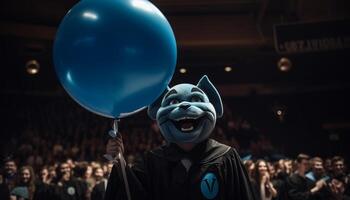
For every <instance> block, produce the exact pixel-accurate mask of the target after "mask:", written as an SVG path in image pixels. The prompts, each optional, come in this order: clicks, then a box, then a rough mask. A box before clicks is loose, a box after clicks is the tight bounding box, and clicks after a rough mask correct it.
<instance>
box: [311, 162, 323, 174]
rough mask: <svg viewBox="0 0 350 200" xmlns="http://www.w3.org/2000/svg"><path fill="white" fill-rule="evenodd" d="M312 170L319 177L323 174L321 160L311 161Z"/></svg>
mask: <svg viewBox="0 0 350 200" xmlns="http://www.w3.org/2000/svg"><path fill="white" fill-rule="evenodd" d="M312 171H313V173H314V175H315V176H316V177H317V178H320V177H322V176H323V174H324V168H323V162H322V161H320V160H317V161H313V163H312Z"/></svg>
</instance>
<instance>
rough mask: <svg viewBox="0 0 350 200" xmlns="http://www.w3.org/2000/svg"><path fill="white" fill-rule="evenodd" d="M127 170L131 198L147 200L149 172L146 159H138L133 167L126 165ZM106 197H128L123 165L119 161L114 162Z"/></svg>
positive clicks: (106, 199)
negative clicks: (122, 169) (122, 170)
mask: <svg viewBox="0 0 350 200" xmlns="http://www.w3.org/2000/svg"><path fill="white" fill-rule="evenodd" d="M125 171H126V176H127V179H128V183H129V189H130V194H131V198H132V199H133V200H134V199H144V200H147V199H148V194H147V192H146V191H147V190H146V188H147V176H146V174H147V172H146V165H145V162H144V159H142V160H139V161H137V162H136V163H135V165H134V166H133V167H131V168H130V167H129V166H126V168H125ZM104 199H105V200H115V199H127V194H126V191H125V185H124V180H123V176H122V172H121V166H120V165H119V163H117V164H114V166H113V169H112V172H111V174H110V176H109V178H108V184H107V188H106V193H105V198H104Z"/></svg>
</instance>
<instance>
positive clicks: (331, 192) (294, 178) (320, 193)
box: [243, 154, 350, 200]
mask: <svg viewBox="0 0 350 200" xmlns="http://www.w3.org/2000/svg"><path fill="white" fill-rule="evenodd" d="M243 163H244V166H245V167H246V169H247V172H248V176H249V179H250V181H251V183H252V187H253V192H254V195H255V197H256V199H258V200H271V199H275V200H283V199H285V200H304V199H305V200H318V199H319V200H340V199H341V200H347V199H350V174H349V173H348V171H347V170H346V166H345V161H344V158H342V157H340V156H334V157H333V158H326V159H322V158H320V157H312V158H311V157H310V156H308V155H306V154H299V155H298V156H297V158H296V159H293V160H292V159H280V160H278V161H275V162H270V161H266V160H264V159H258V160H254V161H253V160H249V159H247V160H244V161H243Z"/></svg>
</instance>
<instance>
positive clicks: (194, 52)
mask: <svg viewBox="0 0 350 200" xmlns="http://www.w3.org/2000/svg"><path fill="white" fill-rule="evenodd" d="M77 2H78V1H73V0H65V1H59V0H50V1H47V0H32V1H28V0H11V1H10V0H2V1H1V3H0V70H1V73H0V76H1V78H0V88H1V91H0V99H1V100H0V110H1V128H0V131H1V143H2V145H1V147H2V148H1V149H2V150H1V152H2V153H8V151H9V149H8V146H6V145H5V144H8V141H9V140H10V139H11V138H12V140H16V137H17V136H18V135H20V134H21V132H23V131H25V130H26V129H28V128H29V127H28V126H40V124H38V123H43V120H38V121H37V123H35V118H36V117H39V116H40V114H36V113H38V112H39V111H40V110H41V112H42V110H45V109H47V107H50V104H52V103H53V102H54V103H55V102H59V103H58V104H59V105H61V104H62V105H63V107H65V105H68V106H67V107H65V108H62V109H67V110H69V109H71V110H80V111H79V112H76V113H73V114H72V115H73V116H72V117H71V118H72V119H74V115H81V114H83V115H88V116H89V117H90V118H92V119H96V121H103V120H108V119H104V118H102V117H99V116H96V115H93V114H90V113H88V111H85V110H82V109H80V108H79V106H78V104H76V103H74V102H73V101H72V100H71V99H70V98H69V97H68V95H67V94H66V93H65V91H64V90H63V89H62V87H61V85H60V84H59V82H58V80H57V77H56V75H55V72H54V67H53V62H52V42H53V39H54V36H55V32H56V29H57V27H58V25H59V22H60V20H61V19H62V18H63V16H64V15H65V13H66V12H67V11H68V10H69V9H70V8H71V7H72V6H73V5H74V4H75V3H77ZM152 2H153V3H154V4H155V5H156V6H157V7H158V8H159V9H160V10H161V11H162V12H163V13H164V15H165V16H166V17H167V18H168V20H169V22H170V24H171V25H172V27H173V29H174V32H175V35H176V38H177V42H178V57H179V58H178V64H177V70H176V72H175V75H174V77H173V80H172V84H176V83H181V82H190V83H196V82H197V81H198V80H199V78H200V77H201V76H202V75H203V74H207V75H208V76H209V77H210V79H211V80H212V82H213V83H214V84H215V85H216V86H217V88H218V89H219V91H220V93H221V94H222V96H223V99H224V103H225V104H226V105H227V107H229V109H230V111H232V113H231V114H232V118H233V119H237V118H239V119H245V120H247V121H249V123H250V125H251V126H252V127H254V129H256V130H258V131H257V132H259V134H263V135H265V136H266V137H268V138H270V140H271V142H272V144H273V146H275V148H276V149H277V150H278V152H281V153H284V154H286V155H289V156H295V155H296V154H297V153H299V152H306V153H309V154H312V155H322V156H331V155H335V154H340V155H343V156H346V157H348V158H349V150H350V148H349V141H350V131H349V130H350V117H349V111H350V105H349V102H350V97H349V95H348V93H349V91H350V79H349V69H348V68H349V61H348V60H349V56H350V54H349V52H350V51H349V49H343V50H333V51H323V52H313V53H303V54H301V53H300V54H291V55H280V54H278V53H277V52H276V50H275V48H274V38H273V25H275V24H288V23H294V22H300V23H302V22H309V21H325V20H326V21H329V20H330V21H332V20H337V19H349V15H350V13H349V10H350V3H349V1H346V0H320V1H303V0H285V1H280V0H215V1H213V0H202V1H199V0H157V1H152ZM335 31H336V30H335ZM281 57H288V58H289V59H290V60H291V62H292V68H291V70H290V71H289V72H281V71H280V70H279V69H278V67H277V62H278V61H279V59H280V58H281ZM31 59H36V60H37V61H38V62H39V63H40V71H39V73H38V74H36V75H29V74H28V73H27V72H26V69H25V63H26V62H27V61H28V60H31ZM225 66H231V67H232V71H231V72H225V71H224V67H225ZM180 68H186V69H187V73H185V74H181V73H180V72H179V69H180ZM60 102H62V103H60ZM55 105H56V104H55ZM278 109H282V110H283V113H284V117H283V119H280V120H279V119H278V116H277V115H276V110H278ZM67 112H68V111H67ZM28 113H29V114H28ZM61 115H62V114H61ZM63 115H64V114H63ZM145 115H146V114H145V112H142V113H140V114H138V115H137V116H133V117H130V118H127V119H124V120H125V121H129V123H132V121H133V120H137V119H142V120H145V122H146V124H147V123H151V121H150V120H149V119H147V117H146V116H145ZM55 117H57V116H55V115H53V116H52V118H55ZM60 117H61V118H64V116H63V117H62V116H60ZM60 117H58V118H60ZM28 121H30V123H29V122H28ZM57 123H58V124H59V120H58V121H57ZM71 123H77V124H82V125H83V126H87V127H90V126H92V125H91V124H86V121H79V120H77V121H74V120H73V121H71ZM33 124H34V125H33ZM96 125H98V123H97V124H96ZM56 126H57V124H56ZM52 134H53V135H54V134H59V131H57V129H54V130H53V131H52ZM67 134H69V133H67ZM99 134H101V138H102V135H104V134H106V133H99ZM249 134H253V135H252V136H250V137H251V138H254V134H255V132H253V133H249Z"/></svg>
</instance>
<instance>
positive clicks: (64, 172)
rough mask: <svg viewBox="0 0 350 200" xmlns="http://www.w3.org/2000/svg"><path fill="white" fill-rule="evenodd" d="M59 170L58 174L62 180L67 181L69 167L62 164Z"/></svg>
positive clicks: (69, 171)
mask: <svg viewBox="0 0 350 200" xmlns="http://www.w3.org/2000/svg"><path fill="white" fill-rule="evenodd" d="M59 170H60V173H61V175H62V178H63V179H64V180H66V181H67V180H69V179H70V173H71V169H70V167H69V165H68V164H67V163H62V164H61V165H60V166H59Z"/></svg>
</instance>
